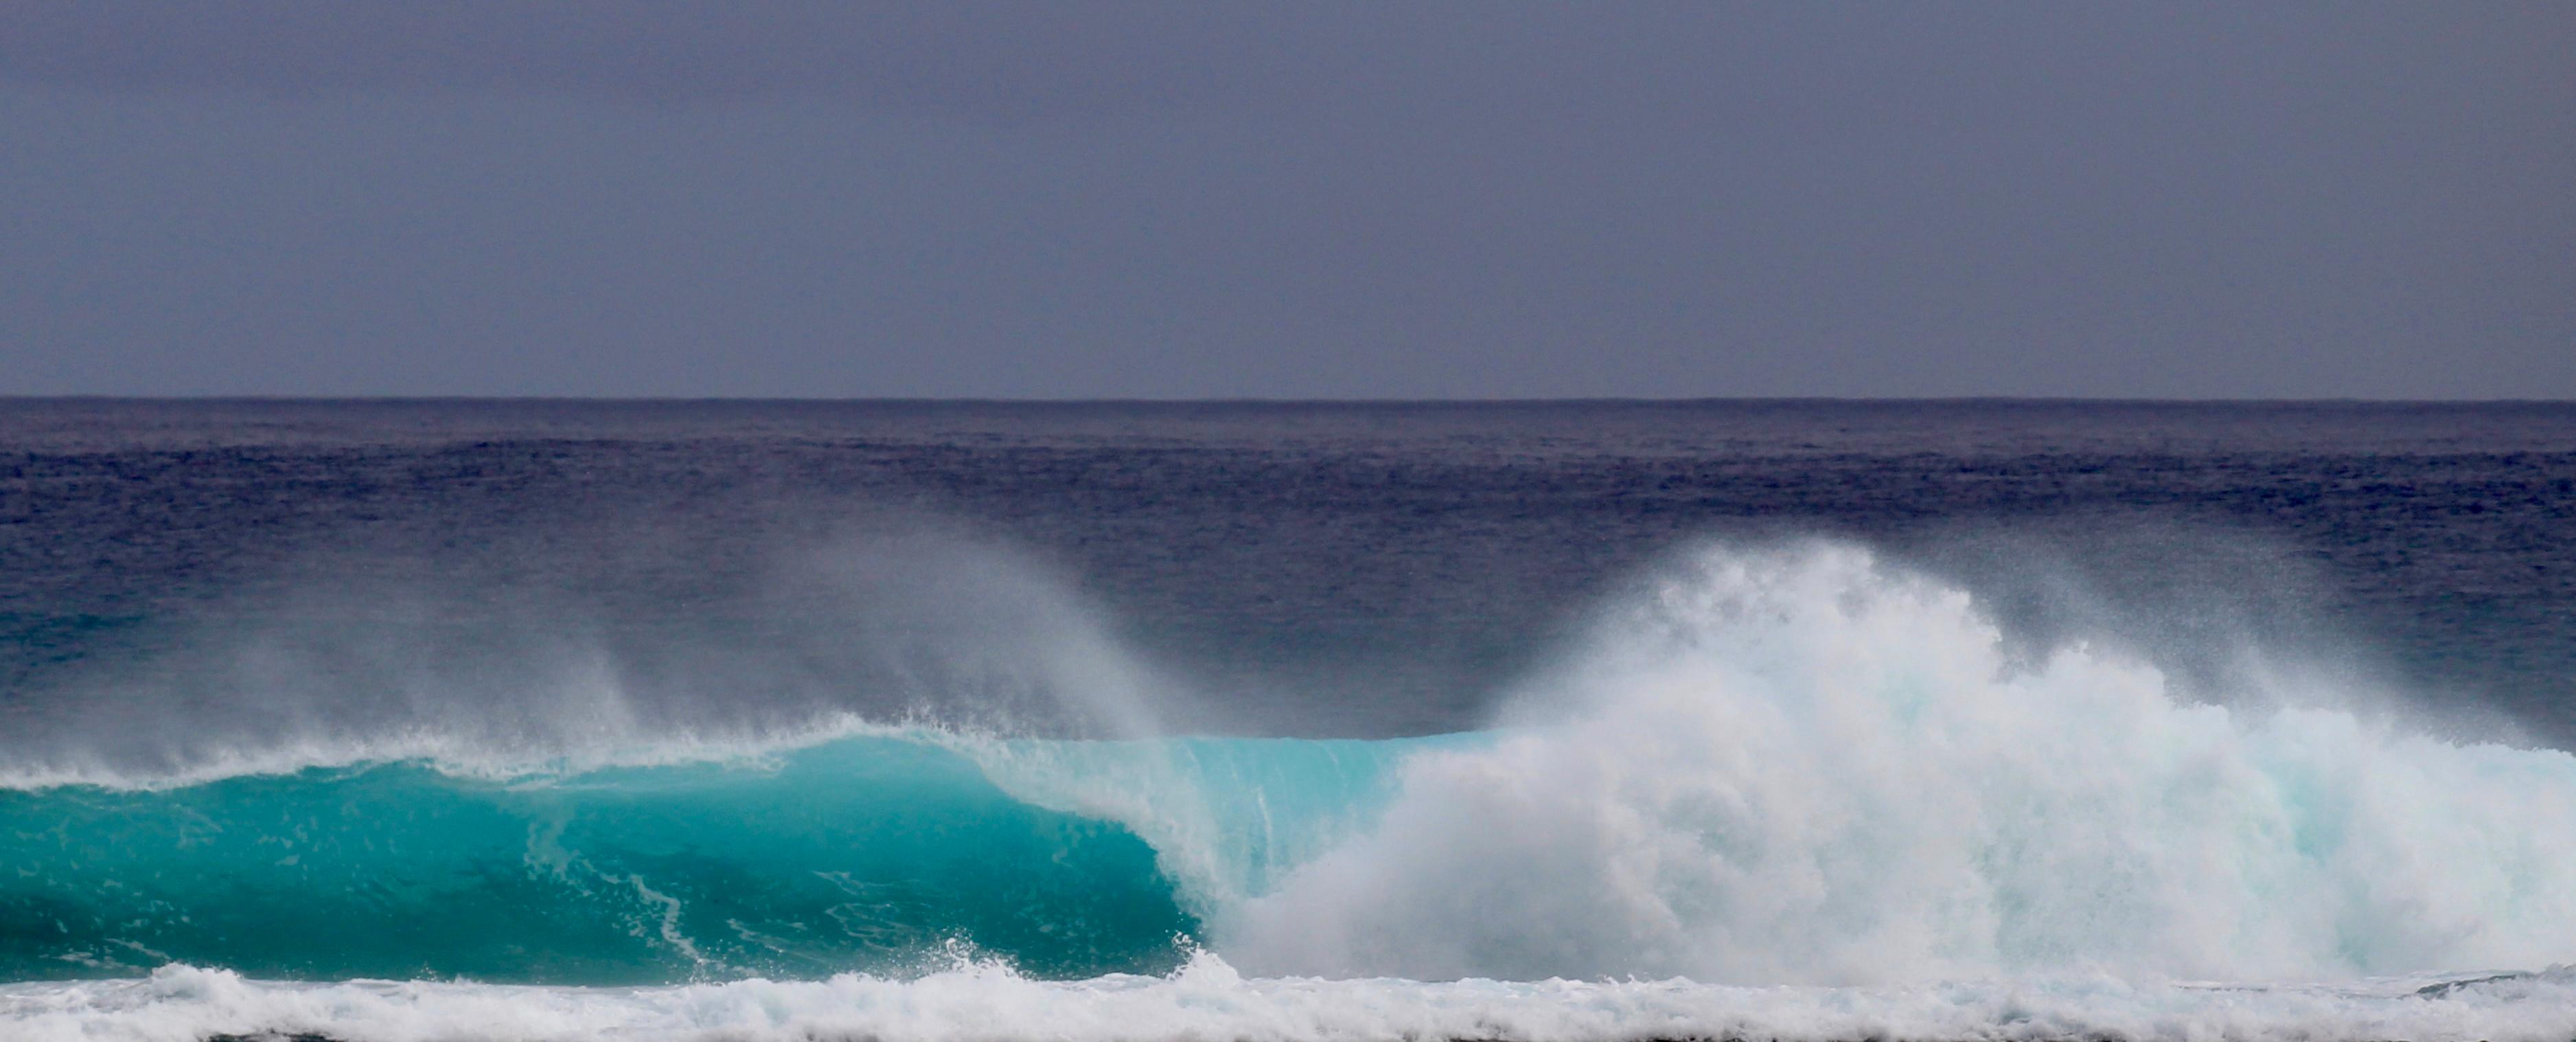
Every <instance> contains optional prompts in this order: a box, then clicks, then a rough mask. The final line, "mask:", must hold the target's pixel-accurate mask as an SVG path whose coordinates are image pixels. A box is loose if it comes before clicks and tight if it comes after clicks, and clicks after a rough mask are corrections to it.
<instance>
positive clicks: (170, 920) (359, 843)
mask: <svg viewBox="0 0 2576 1042" xmlns="http://www.w3.org/2000/svg"><path fill="white" fill-rule="evenodd" d="M1058 744H1061V745H1064V746H1068V747H1070V746H1076V745H1080V744H1082V743H1021V744H1020V745H1018V746H1017V747H1016V748H1017V753H1016V754H1014V755H1013V756H1012V757H1011V758H1012V759H1014V760H1015V762H1022V763H1040V764H1043V763H1048V762H1056V761H1059V760H1066V757H1069V758H1070V759H1069V760H1066V762H1072V761H1085V760H1099V761H1103V762H1111V761H1126V762H1134V761H1136V759H1137V757H1136V756H1135V751H1134V750H1132V749H1130V750H1127V751H1126V752H1123V753H1122V752H1121V751H1119V750H1117V749H1115V748H1104V749H1096V750H1088V751H1076V752H1072V753H1068V754H1066V757H1057V756H1052V755H1046V754H1043V750H1042V749H1041V748H1040V747H1044V746H1049V745H1058ZM995 748H997V749H1009V748H1014V747H1011V746H1000V745H997V746H996V747H995ZM1148 759H1150V758H1148ZM0 837H5V843H0V979H5V980H28V979H45V978H69V977H84V976H100V975H107V974H130V973H133V972H135V971H136V970H138V969H144V968H149V967H153V966H158V965H160V964H163V963H165V962H170V961H181V962H188V963H194V964H199V965H209V966H221V967H226V968H231V969H235V970H239V971H241V972H243V973H245V974H251V975H257V976H269V977H297V978H347V977H391V978H407V977H422V976H431V977H466V978H472V979H478V980H487V981H508V982H540V983H580V984H619V983H647V982H669V981H678V980H688V979H706V978H722V977H734V976H744V975H754V974H757V975H762V976H772V977H777V976H817V975H823V974H829V973H835V972H841V971H846V970H854V969H855V970H873V971H879V972H900V971H902V970H903V969H905V968H906V966H907V964H919V963H922V962H923V961H925V959H926V958H928V957H930V956H934V955H937V954H939V953H942V952H943V951H944V950H946V949H948V948H950V947H953V946H954V945H956V944H959V943H963V944H965V945H968V946H971V948H972V949H973V950H974V951H976V952H978V953H982V954H989V955H998V956H1002V957H1005V958H1008V959H1009V960H1011V961H1012V962H1013V963H1014V964H1015V965H1017V966H1018V967H1020V968H1021V970H1022V972H1026V973H1030V974H1033V975H1044V976H1089V975H1094V974H1099V973H1105V972H1119V971H1131V972H1159V971H1162V970H1165V969H1168V968H1170V967H1172V966H1174V965H1176V964H1177V963H1178V962H1179V961H1180V960H1181V959H1182V958H1183V956H1184V952H1183V951H1182V950H1181V947H1180V946H1179V945H1178V944H1176V939H1183V938H1188V937H1191V936H1193V935H1194V934H1195V933H1196V931H1197V929H1198V920H1197V917H1196V916H1195V915H1194V914H1193V912H1192V910H1191V908H1192V902H1191V901H1190V900H1188V899H1186V898H1185V897H1184V895H1183V894H1182V893H1181V891H1180V890H1179V888H1178V887H1177V886H1176V885H1175V883H1174V881H1173V879H1172V878H1171V877H1170V876H1169V875H1168V874H1167V873H1166V871H1165V870H1164V868H1163V866H1162V865H1161V864H1159V863H1158V858H1157V852H1156V850H1155V849H1154V848H1153V847H1152V846H1151V845H1149V844H1148V843H1147V842H1146V840H1145V839H1144V838H1141V837H1140V836H1139V835H1138V834H1137V832H1135V831H1133V830H1131V829H1130V828H1129V827H1128V826H1126V825H1122V824H1117V823H1113V822H1112V821H1109V820H1104V819H1102V818H1100V817H1091V816H1084V815H1081V814H1077V813H1073V812H1070V811H1069V810H1067V809H1048V808H1047V807H1043V806H1039V805H1036V804H1033V803H1031V802H1027V801H1024V800H1022V799H1019V798H1014V797H1013V796H1012V795H1010V794H1007V793H1006V792H1005V791H1004V790H1003V789H1002V788H1001V787H999V786H997V785H996V784H995V783H994V781H993V780H992V779H991V778H990V777H988V776H987V774H986V773H985V771H984V770H983V769H982V768H981V767H979V765H978V764H977V763H976V762H975V761H974V760H973V759H970V758H969V757H968V756H966V755H961V754H960V753H959V752H957V751H956V750H955V749H954V748H952V747H950V746H948V745H946V744H943V743H940V742H936V741H925V740H918V739H915V738H905V737H859V738H848V739H842V740H838V741H834V742H831V743H828V744H825V745H821V746H816V747H813V748H808V749H802V750H797V751H794V752H792V753H787V754H784V755H782V756H780V757H778V758H777V759H776V760H774V761H773V762H770V763H768V764H765V765H763V766H760V767H757V768H753V767H745V766H742V765H718V764H699V765H685V766H672V767H652V768H630V769H614V770H605V771H596V772H590V773H584V774H580V775H575V776H571V777H565V778H555V779H545V780H537V781H519V782H493V781H481V780H473V779H467V778H458V777H453V776H449V775H445V774H441V773H439V772H437V771H435V770H432V769H430V768H429V767H428V766H425V765H422V764H418V763H394V764H378V765H371V766H361V767H356V768H347V769H312V770H306V771H303V772H301V773H298V774H293V775H288V776H270V777H242V778H232V779H227V780H222V781H216V782H210V783H205V784H200V785H194V786H190V787H185V788H177V789H168V790H159V791H110V790H103V789H96V788H56V789H47V790H38V791H19V792H5V793H0Z"/></svg>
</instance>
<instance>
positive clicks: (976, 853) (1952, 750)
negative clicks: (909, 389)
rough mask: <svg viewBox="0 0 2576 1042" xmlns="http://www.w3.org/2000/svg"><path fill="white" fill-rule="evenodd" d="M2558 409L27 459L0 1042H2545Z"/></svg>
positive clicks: (213, 433)
mask: <svg viewBox="0 0 2576 1042" xmlns="http://www.w3.org/2000/svg"><path fill="white" fill-rule="evenodd" d="M2569 749H2576V404H2549V403H2492V404H2364V403H2125V402H2073V401H2066V402H2060V401H1944V402H1842V401H1777V402H1772V401H1743V402H1738V401H1710V402H1528V403H1478V404H1439V403H1420V404H1399V403H1387V404H1375V403H1369V404H1361V403H1267V402H1244V403H974V402H732V401H709V402H681V401H671V402H613V401H598V402H593V401H536V400H500V401H481V400H458V401H345V402H340V401H263V400H249V401H122V400H104V399H67V400H6V401H0V1038H6V1039H10V1040H13V1042H14V1040H26V1042H56V1040H64V1042H68V1040H73V1039H79V1040H84V1042H98V1040H138V1042H141V1040H152V1042H162V1040H168V1042H178V1040H187V1042H203V1040H208V1039H223V1038H239V1039H305V1038H326V1039H334V1040H343V1042H430V1040H467V1039H472V1040H565V1042H571V1040H610V1039H616V1040H644V1039H689V1040H709V1042H713V1040H726V1042H769V1040H778V1042H787V1040H806V1042H818V1040H839V1039H850V1040H859V1039H868V1040H888V1042H893V1040H967V1039H974V1040H986V1039H990V1040H1002V1039H1050V1040H1067V1042H1074V1040H1092V1039H1099V1040H1109V1039H1189V1040H1233V1039H1242V1040H1256V1039H1257V1040H1280V1042H1290V1040H1306V1039H1407V1040H1436V1039H1478V1040H1487V1039H1492V1040H1506V1039H1508V1040H1527V1042H1558V1040H1564V1042H1575V1040H1618V1039H1679V1038H1707V1039H1717V1038H1727V1039H1882V1040H1897V1039H2073V1038H2082V1039H2109V1038H2119V1039H2167V1038H2170V1039H2191V1040H2200V1039H2338V1038H2352V1039H2362V1038H2368V1039H2461V1040H2468V1039H2486V1040H2504V1039H2535V1040H2536V1039H2548V1040H2555V1042H2568V1040H2571V1039H2576V968H2571V966H2570V964H2571V963H2576V756H2571V755H2570V753H2569V752H2567V751H2566V750H2569Z"/></svg>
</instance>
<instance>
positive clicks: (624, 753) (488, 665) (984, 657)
mask: <svg viewBox="0 0 2576 1042" xmlns="http://www.w3.org/2000/svg"><path fill="white" fill-rule="evenodd" d="M477 535H478V538H476V539H474V540H472V541H470V542H469V541H466V540H457V541H453V542H451V543H449V544H447V545H443V546H432V547H424V546H417V545H403V546H387V545H370V546H364V547H352V548H344V549H340V550H337V551H332V552H317V553H314V554H310V555H308V556H306V557H305V558H303V559H301V560H300V561H299V562H298V564H297V565H296V566H295V567H293V568H290V569H288V570H286V571H284V572H283V573H281V574H278V575H276V576H273V577H271V578H269V579H268V580H267V581H265V582H262V583H260V584H258V585H256V586H252V587H245V588H241V589H237V590H235V591H233V592H232V593H230V594H229V595H227V596H224V597H221V598H218V599H216V600H215V601H213V602H212V603H210V604H205V605H201V606H198V607H197V608H196V609H195V610H193V611H191V612H190V613H189V614H188V615H187V616H186V617H184V618H180V619H177V620H175V621H162V622H160V623H159V624H158V625H157V626H156V628H155V629H154V631H153V632H152V633H151V634H150V635H149V639H148V640H144V641H139V642H137V643H138V644H139V647H138V648H136V649H135V652H134V653H133V654H131V655H128V656H125V657H123V658H121V659H115V660H104V659H97V658H94V659H93V660H92V661H89V662H86V663H83V664H81V665H80V666H79V667H77V668H73V669H67V670H63V671H61V672H60V674H59V675H57V676H55V677H54V678H52V679H51V682H50V685H49V687H48V689H46V690H44V691H42V692H40V693H39V694H40V695H41V696H42V697H40V698H37V699H33V700H30V701H31V704H33V705H34V706H35V707H36V708H35V711H33V712H29V713H26V714H24V715H23V716H22V719H24V720H26V722H27V724H28V726H24V727H21V728H17V729H14V730H12V731H11V732H10V733H8V734H6V735H0V762H5V763H6V764H7V765H8V774H9V776H10V777H11V778H12V779H14V780H15V781H16V782H17V783H19V784H28V783H47V782H65V781H92V782H105V783H111V784H115V783H142V784H151V783H154V782H156V780H178V781H184V780H187V779H191V778H204V777H214V776H222V775H227V774H237V773H269V772H276V771H284V770H294V769H297V768H301V767H306V766H315V765H334V764H344V763H355V762H364V761H381V760H393V759H411V758H425V759H430V760H433V761H437V762H439V763H440V764H441V765H442V766H445V767H449V768H452V769H456V770H461V771H468V772H478V773H495V774H508V773H513V772H520V771H528V770H554V769H566V768H570V769H578V768H581V767H584V766H592V765H599V764H606V763H630V762H657V761H668V760H674V759H701V758H723V757H725V756H727V755H728V754H732V755H744V754H756V753H758V752H759V751H760V750H761V749H763V748H767V747H774V746H777V745H780V744H801V743H805V742H810V741H817V740H823V739H826V738H829V737H831V736H832V735H835V734H839V733H846V732H848V731H849V730H850V729H852V728H855V727H884V726H893V725H906V724H928V725H934V726H939V727H944V728H948V729H951V730H956V731H966V732H978V733H992V734H1019V735H1042V736H1054V737H1142V736H1148V735H1152V734H1156V733H1159V732H1160V731H1161V729H1162V726H1163V725H1162V716H1163V714H1164V711H1165V709H1166V708H1167V707H1168V706H1170V705H1173V704H1177V703H1178V702H1180V701H1181V697H1182V696H1180V695H1179V694H1177V693H1176V685H1174V684H1172V683H1171V682H1170V681H1168V680H1166V679H1164V678H1162V677H1161V676H1159V675H1158V674H1157V672H1156V671H1155V670H1154V669H1153V668H1152V667H1151V666H1150V665H1149V664H1147V663H1145V662H1144V661H1142V660H1141V659H1140V658H1139V657H1137V656H1135V655H1133V654H1131V653H1130V652H1129V651H1128V650H1127V649H1126V648H1125V647H1123V646H1122V644H1121V643H1120V641H1118V640H1117V639H1116V638H1115V637H1114V636H1113V634H1112V633H1111V632H1110V631H1109V629H1108V627H1107V625H1106V623H1105V621H1104V620H1105V619H1106V618H1107V612H1105V611H1104V610H1103V609H1101V608H1100V607H1099V606H1097V605H1096V604H1093V603H1091V602H1090V601H1089V600H1088V599H1087V598H1086V597H1085V596H1084V595H1083V594H1082V593H1080V592H1079V590H1078V588H1077V584H1076V583H1075V582H1074V580H1073V579H1072V578H1071V577H1070V576H1068V575H1067V574H1065V573H1064V572H1062V571H1061V570H1060V569H1058V568H1056V567H1054V566H1053V565H1051V564H1050V563H1049V562H1047V561H1045V560H1043V559H1041V558H1040V557H1039V556H1037V555H1036V554H1033V553H1031V552H1029V551H1027V550H1025V549H1022V548H1020V547H1017V546H1014V545H1012V544H1009V543H1007V542H1004V541H1001V540H997V539H990V538H985V537H981V536H979V535H977V534H976V533H974V532H972V531H970V530H968V529H967V527H966V526H962V525H959V524H955V523H951V522H947V521H945V520H942V519H937V518H929V517H923V516H915V515H901V514H891V515H883V516H876V517H865V518H860V519H857V520H851V521H846V522H843V523H838V524H834V525H819V524H818V525H809V526H806V528H804V529H803V530H799V531H794V532H791V533H786V534H775V535H773V534H768V533H760V534H757V535H755V536H754V537H753V538H750V539H744V538H741V536H740V534H739V533H716V532H710V531H699V530H679V529H672V528H668V527H661V526H655V525H652V524H649V523H625V524H615V525H592V526H586V527H582V528H579V529H575V530H570V531H567V530H564V529H563V528H562V527H560V526H549V527H545V528H542V529H531V530H524V531H514V530H502V531H499V532H497V533H493V532H483V533H478V534H477Z"/></svg>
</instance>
